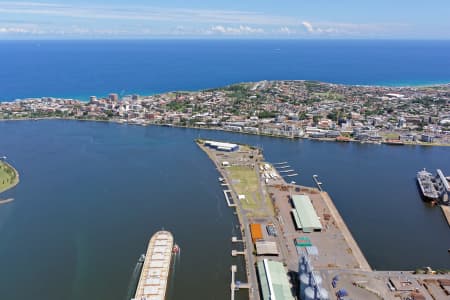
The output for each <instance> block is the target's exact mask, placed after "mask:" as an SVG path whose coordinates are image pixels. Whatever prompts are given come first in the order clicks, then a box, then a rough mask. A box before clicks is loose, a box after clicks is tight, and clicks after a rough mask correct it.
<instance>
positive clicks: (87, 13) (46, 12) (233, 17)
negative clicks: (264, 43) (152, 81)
mask: <svg viewBox="0 0 450 300" xmlns="http://www.w3.org/2000/svg"><path fill="white" fill-rule="evenodd" d="M0 13H3V14H21V15H41V16H53V17H67V18H79V19H95V20H99V19H109V20H128V21H132V20H135V21H155V22H173V20H177V21H178V22H192V23H212V22H214V23H217V22H218V23H224V24H239V23H246V24H259V25H289V24H298V19H296V18H293V17H286V16H277V15H268V14H264V13H258V12H250V11H237V10H207V9H181V8H162V7H152V6H120V5H112V4H111V5H108V6H98V5H84V6H76V5H64V4H46V3H40V2H27V4H26V5H24V3H22V2H0Z"/></svg>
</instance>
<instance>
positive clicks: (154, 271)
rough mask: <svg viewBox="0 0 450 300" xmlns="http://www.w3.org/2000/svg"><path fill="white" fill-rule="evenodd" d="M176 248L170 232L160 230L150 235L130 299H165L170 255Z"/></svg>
mask: <svg viewBox="0 0 450 300" xmlns="http://www.w3.org/2000/svg"><path fill="white" fill-rule="evenodd" d="M178 249H179V248H178V246H177V245H174V242H173V236H172V234H171V233H170V232H168V231H164V230H162V231H158V232H156V233H155V234H154V235H153V236H152V238H151V239H150V242H149V243H148V248H147V253H146V254H145V260H144V264H143V266H142V271H141V275H140V278H139V282H138V284H137V288H136V293H135V295H134V298H132V300H142V299H145V300H164V299H165V296H166V289H167V283H168V277H169V272H170V266H171V261H172V256H173V255H175V254H176V253H177V252H178Z"/></svg>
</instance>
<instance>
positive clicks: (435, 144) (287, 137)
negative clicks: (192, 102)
mask: <svg viewBox="0 0 450 300" xmlns="http://www.w3.org/2000/svg"><path fill="white" fill-rule="evenodd" d="M45 120H62V121H82V122H102V123H115V124H122V125H136V126H161V127H175V128H185V129H201V130H211V131H224V132H231V133H237V134H248V135H256V136H265V137H272V138H282V139H290V140H294V139H306V140H311V141H318V142H335V143H357V144H372V145H381V144H386V145H389V144H388V143H384V142H371V141H364V142H360V141H357V140H354V139H350V140H348V141H346V142H341V141H337V140H336V139H334V138H313V137H304V136H303V137H290V136H285V135H273V134H266V133H253V132H244V131H242V132H237V131H234V130H227V129H224V128H208V127H200V126H199V127H196V126H181V125H174V124H158V123H135V122H129V121H128V122H127V121H121V120H114V119H110V120H100V119H78V118H69V117H39V118H15V119H14V118H12V119H0V122H20V121H45ZM394 146H395V147H398V145H394ZM400 146H425V147H450V144H439V143H423V142H419V143H417V142H416V143H414V142H406V141H405V142H403V144H402V145H400Z"/></svg>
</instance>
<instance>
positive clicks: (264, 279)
mask: <svg viewBox="0 0 450 300" xmlns="http://www.w3.org/2000/svg"><path fill="white" fill-rule="evenodd" d="M258 275H259V281H260V287H261V295H262V297H261V299H263V300H273V299H279V300H281V299H283V300H294V297H293V296H292V292H291V287H290V284H289V278H288V276H287V271H286V270H285V268H284V266H283V263H281V262H278V261H271V260H268V259H264V260H263V261H259V262H258Z"/></svg>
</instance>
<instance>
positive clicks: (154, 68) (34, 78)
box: [0, 40, 450, 101]
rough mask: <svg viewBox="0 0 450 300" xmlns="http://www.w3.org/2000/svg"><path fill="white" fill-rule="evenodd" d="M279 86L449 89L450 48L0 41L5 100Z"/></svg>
mask: <svg viewBox="0 0 450 300" xmlns="http://www.w3.org/2000/svg"><path fill="white" fill-rule="evenodd" d="M264 79H269V80H272V79H273V80H275V79H280V80H281V79H308V80H320V81H326V82H333V83H344V84H364V85H373V84H375V85H389V86H399V85H421V84H436V83H448V82H450V41H392V40H372V41H368V40H327V41H325V40H140V41H136V40H120V41H109V40H108V41H0V100H2V101H5V100H12V99H16V98H25V97H41V96H55V97H75V98H80V99H87V98H88V97H89V96H90V95H96V96H103V95H107V94H108V93H111V92H116V93H119V94H122V95H125V94H132V93H139V94H153V93H160V92H167V91H173V90H197V89H205V88H212V87H220V86H223V85H227V84H232V83H237V82H243V81H258V80H264Z"/></svg>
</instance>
